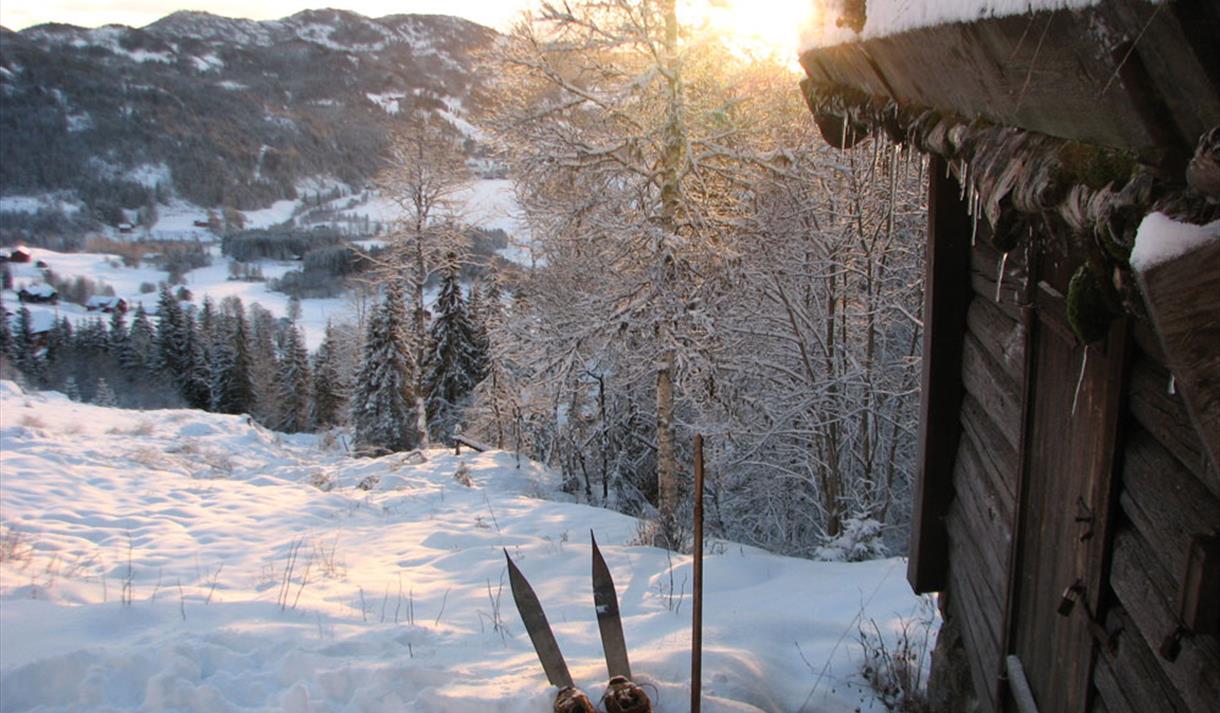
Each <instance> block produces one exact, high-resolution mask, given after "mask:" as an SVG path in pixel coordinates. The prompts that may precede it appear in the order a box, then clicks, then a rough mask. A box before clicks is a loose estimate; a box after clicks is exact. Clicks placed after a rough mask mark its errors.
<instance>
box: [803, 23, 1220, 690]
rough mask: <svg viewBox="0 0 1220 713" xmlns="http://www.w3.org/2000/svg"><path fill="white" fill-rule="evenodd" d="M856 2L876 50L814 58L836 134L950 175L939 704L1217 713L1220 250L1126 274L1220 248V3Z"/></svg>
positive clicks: (939, 265)
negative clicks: (876, 18)
mask: <svg viewBox="0 0 1220 713" xmlns="http://www.w3.org/2000/svg"><path fill="white" fill-rule="evenodd" d="M1035 4H1036V5H1037V4H1038V3H1035ZM1043 4H1044V3H1043ZM846 5H847V6H849V7H850V8H851V10H852V12H853V13H855V14H856V16H854V17H846V18H844V22H843V23H842V24H847V25H849V26H854V27H855V29H856V31H857V32H859V30H860V29H861V28H863V29H864V32H863V34H861V35H858V36H857V38H856V39H854V40H848V41H845V42H837V43H835V44H829V43H828V44H827V45H826V46H815V47H813V48H810V49H806V50H805V51H804V52H803V53H802V56H801V64H802V66H803V68H804V70H805V73H806V77H805V79H804V80H803V81H802V89H803V91H804V94H805V97H806V100H807V102H808V104H809V108H810V110H811V112H812V113H813V114H814V118H815V119H816V122H817V125H818V127H819V128H820V129H821V131H822V133H823V136H824V137H825V138H826V140H827V141H828V142H829V143H831V144H832V145H835V146H839V147H847V146H850V145H852V144H853V143H856V142H858V141H860V140H863V139H864V137H866V136H873V137H875V138H877V140H881V141H886V142H892V143H894V144H899V145H901V146H904V147H907V148H909V149H910V150H918V151H920V152H923V153H924V154H926V155H927V156H928V157H929V163H930V170H929V176H930V180H929V184H930V185H929V191H930V193H929V216H928V226H929V230H928V237H927V265H926V299H925V307H924V320H925V321H924V324H925V334H924V346H923V380H922V397H921V398H922V404H921V409H922V410H921V424H920V453H919V473H918V484H917V488H916V502H915V504H914V511H915V512H914V518H913V526H912V534H911V542H910V553H909V554H910V560H909V569H908V578H909V580H910V582H911V584H912V586H913V587H914V588H915V590H916V591H918V592H939V593H940V597H939V604H940V607H941V611H942V613H943V614H944V626H943V628H942V632H941V637H940V640H939V641H938V644H937V651H936V653H935V654H934V657H933V673H932V682H931V690H930V694H931V696H932V698H933V700H934V701H939V702H940V709H942V710H951V711H971V710H978V711H988V712H991V711H1021V713H1028V712H1029V711H1040V712H1041V713H1060V712H1063V713H1086V712H1087V713H1151V712H1153V711H1157V712H1160V711H1168V712H1179V711H1181V712H1186V711H1189V712H1192V713H1215V712H1216V711H1220V638H1217V637H1218V635H1220V467H1218V466H1220V241H1218V240H1211V241H1210V242H1207V241H1204V242H1203V243H1202V245H1201V246H1200V247H1197V248H1196V249H1194V250H1193V251H1192V252H1188V253H1186V254H1185V255H1182V256H1180V257H1177V258H1176V259H1168V260H1165V261H1163V262H1160V263H1159V264H1156V265H1155V266H1154V267H1148V268H1142V269H1139V270H1137V269H1135V268H1133V267H1132V265H1131V259H1130V256H1131V250H1132V247H1133V245H1134V243H1135V242H1136V239H1137V236H1138V237H1139V240H1141V241H1143V240H1145V237H1144V236H1142V235H1141V226H1143V227H1144V229H1145V230H1149V229H1148V228H1147V225H1146V221H1148V220H1149V218H1148V216H1150V215H1152V214H1154V213H1161V214H1164V215H1166V216H1169V218H1172V219H1173V220H1174V221H1176V222H1177V223H1180V224H1186V225H1194V226H1208V227H1205V228H1200V229H1198V230H1200V231H1201V232H1202V233H1203V234H1204V235H1205V237H1206V235H1207V234H1210V233H1215V232H1220V223H1216V222H1215V221H1217V220H1220V207H1218V201H1220V192H1218V189H1217V186H1218V185H1220V183H1218V182H1217V180H1216V179H1217V173H1216V171H1217V165H1218V164H1217V162H1218V160H1220V145H1217V144H1218V143H1220V131H1217V130H1216V128H1217V127H1220V43H1218V42H1217V41H1216V38H1217V37H1220V5H1217V4H1216V3H1213V2H1203V1H1197V0H1177V1H1170V2H1164V3H1157V4H1153V3H1150V2H1147V1H1146V0H1107V2H1104V3H1101V4H1096V5H1094V6H1092V7H1087V8H1080V9H1070V10H1065V9H1058V10H1054V11H1051V10H1044V11H1038V12H1025V13H1022V14H1019V15H1014V16H1008V17H996V16H993V15H991V14H979V13H975V14H973V16H972V18H971V19H969V20H967V21H960V22H942V23H940V24H933V25H930V26H925V27H920V28H905V29H903V30H901V31H898V32H896V33H894V34H886V33H885V32H876V31H874V32H869V29H868V25H867V22H868V20H867V16H868V12H869V6H871V5H874V0H869V2H867V3H860V2H851V3H847V4H846ZM992 5H994V3H992ZM861 38H867V39H861ZM815 42H816V41H815ZM1209 132H1210V133H1209ZM1208 224H1210V226H1209V225H1208Z"/></svg>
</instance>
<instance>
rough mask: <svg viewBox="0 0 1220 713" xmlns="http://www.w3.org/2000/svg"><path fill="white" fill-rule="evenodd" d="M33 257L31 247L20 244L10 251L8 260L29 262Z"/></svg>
mask: <svg viewBox="0 0 1220 713" xmlns="http://www.w3.org/2000/svg"><path fill="white" fill-rule="evenodd" d="M33 257H34V256H33V254H32V253H31V252H30V249H29V248H27V247H25V246H24V245H19V246H17V247H15V248H13V249H12V250H10V251H9V253H8V262H29V261H30V260H32V259H33Z"/></svg>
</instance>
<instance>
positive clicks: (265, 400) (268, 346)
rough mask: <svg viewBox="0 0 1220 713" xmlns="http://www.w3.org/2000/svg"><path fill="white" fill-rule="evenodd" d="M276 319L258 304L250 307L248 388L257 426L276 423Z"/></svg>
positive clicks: (252, 413) (277, 368)
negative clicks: (250, 391) (251, 392)
mask: <svg viewBox="0 0 1220 713" xmlns="http://www.w3.org/2000/svg"><path fill="white" fill-rule="evenodd" d="M277 331H278V330H277V326H276V320H275V316H274V315H272V314H271V313H270V312H268V311H267V310H266V309H264V308H263V307H262V306H261V305H259V304H258V303H255V304H252V305H250V384H251V386H252V387H253V389H254V404H253V406H252V407H251V415H253V416H254V418H256V419H258V421H259V423H263V424H272V423H274V422H275V417H276V411H275V375H276V374H277V373H278V372H279V361H278V360H277V358H276V353H275V343H276V333H277Z"/></svg>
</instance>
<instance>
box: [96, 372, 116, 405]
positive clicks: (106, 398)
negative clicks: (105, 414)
mask: <svg viewBox="0 0 1220 713" xmlns="http://www.w3.org/2000/svg"><path fill="white" fill-rule="evenodd" d="M93 403H94V405H96V406H108V407H111V408H113V407H115V406H118V405H119V403H118V399H116V398H115V396H114V390H113V389H111V388H110V384H107V383H106V380H105V379H104V378H103V379H98V380H97V386H96V387H95V388H94V390H93Z"/></svg>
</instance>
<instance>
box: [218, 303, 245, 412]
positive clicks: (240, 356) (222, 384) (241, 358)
mask: <svg viewBox="0 0 1220 713" xmlns="http://www.w3.org/2000/svg"><path fill="white" fill-rule="evenodd" d="M220 311H221V318H220V327H219V328H218V330H217V334H216V342H215V344H214V346H213V355H212V397H213V402H212V410H214V411H217V412H219V413H234V414H236V413H250V412H251V411H252V410H253V408H254V386H253V385H252V384H251V380H250V339H249V336H248V335H249V328H248V326H247V324H246V311H245V308H244V306H243V305H242V302H241V299H240V298H237V297H228V298H226V299H225V300H224V302H223V303H221V310H220Z"/></svg>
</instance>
